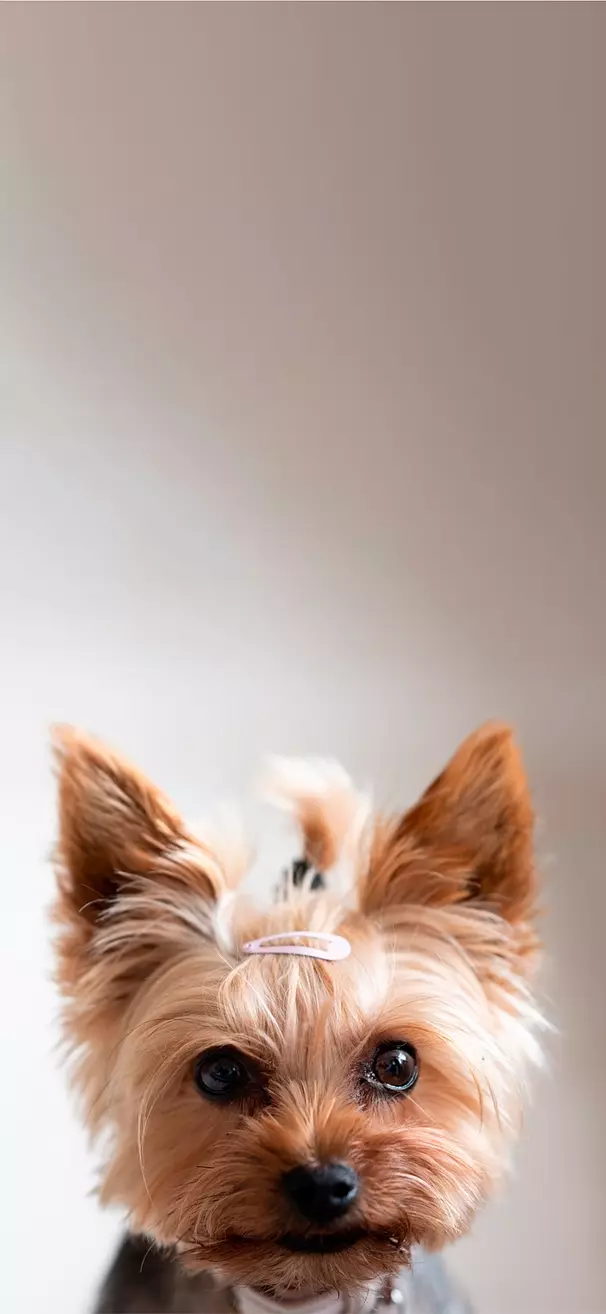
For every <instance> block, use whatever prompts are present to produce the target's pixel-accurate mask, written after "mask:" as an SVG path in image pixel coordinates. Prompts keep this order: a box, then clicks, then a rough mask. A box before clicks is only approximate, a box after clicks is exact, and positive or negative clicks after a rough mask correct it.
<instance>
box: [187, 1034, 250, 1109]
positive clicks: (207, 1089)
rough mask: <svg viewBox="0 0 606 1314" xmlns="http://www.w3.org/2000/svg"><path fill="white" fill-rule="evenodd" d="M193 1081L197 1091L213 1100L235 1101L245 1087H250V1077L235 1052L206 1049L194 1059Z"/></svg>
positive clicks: (227, 1048) (244, 1064) (226, 1049)
mask: <svg viewBox="0 0 606 1314" xmlns="http://www.w3.org/2000/svg"><path fill="white" fill-rule="evenodd" d="M194 1079H195V1082H196V1086H197V1087H198V1090H199V1091H201V1092H202V1094H203V1095H207V1096H208V1097H209V1098H210V1099H213V1100H230V1099H237V1098H238V1096H239V1095H242V1094H243V1093H244V1091H245V1090H246V1088H247V1086H250V1085H251V1076H250V1073H249V1071H248V1068H247V1067H246V1063H245V1061H244V1059H242V1058H241V1057H240V1056H239V1054H238V1052H237V1050H235V1049H230V1048H229V1047H226V1048H224V1049H207V1050H205V1051H204V1053H203V1054H200V1055H199V1057H198V1058H197V1059H196V1066H195V1069H194Z"/></svg>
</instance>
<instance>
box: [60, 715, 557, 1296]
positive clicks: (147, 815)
mask: <svg viewBox="0 0 606 1314" xmlns="http://www.w3.org/2000/svg"><path fill="white" fill-rule="evenodd" d="M58 754H59V766H60V845H59V862H58V869H59V870H58V874H59V899H58V904H57V916H58V920H59V922H60V926H61V933H60V939H59V945H58V953H59V980H60V984H61V987H62V990H63V992H64V994H65V996H66V1001H67V1002H66V1009H65V1030H66V1036H67V1039H68V1041H69V1043H70V1045H71V1047H72V1049H73V1051H74V1054H75V1078H76V1081H77V1084H78V1086H79V1089H80V1092H81V1095H82V1097H83V1101H84V1108H85V1114H86V1119H87V1121H88V1124H89V1126H90V1127H91V1128H92V1130H93V1132H95V1133H96V1132H103V1133H105V1135H104V1137H103V1144H104V1152H105V1155H106V1160H105V1168H104V1178H103V1187H102V1195H103V1198H104V1199H105V1200H106V1201H112V1202H118V1203H120V1204H122V1205H123V1206H125V1207H126V1209H127V1210H128V1212H129V1217H130V1221H131V1225H132V1227H133V1228H134V1229H135V1230H137V1231H140V1232H144V1233H146V1234H148V1235H149V1236H150V1237H152V1238H154V1239H155V1240H156V1241H157V1242H158V1243H160V1244H168V1245H176V1246H177V1247H178V1248H179V1249H180V1251H181V1252H182V1255H183V1258H184V1261H185V1262H186V1263H187V1264H188V1265H190V1266H192V1267H209V1266H215V1267H217V1268H220V1269H222V1270H223V1271H224V1272H226V1273H228V1274H229V1275H230V1276H231V1277H232V1278H233V1279H234V1280H237V1281H239V1282H244V1283H247V1284H249V1285H259V1286H264V1287H271V1288H272V1289H277V1290H281V1289H284V1288H291V1287H300V1286H305V1287H307V1288H310V1287H311V1288H312V1289H320V1288H327V1287H337V1288H351V1287H352V1286H353V1285H355V1284H358V1283H364V1282H367V1281H369V1280H371V1279H373V1278H375V1277H377V1276H379V1275H383V1274H388V1273H391V1272H393V1271H395V1270H396V1269H397V1268H399V1267H401V1266H402V1264H403V1263H405V1262H406V1260H407V1257H408V1253H409V1249H410V1246H411V1245H412V1244H413V1243H416V1242H420V1243H423V1244H424V1245H425V1246H427V1247H430V1248H437V1247H440V1246H441V1245H443V1244H444V1243H445V1242H446V1241H449V1240H452V1239H454V1238H456V1237H457V1236H459V1235H460V1234H461V1233H463V1232H464V1231H465V1230H466V1228H467V1227H468V1225H469V1222H470V1220H471V1218H472V1217H473V1214H474V1212H475V1210H476V1208H477V1206H478V1204H479V1203H480V1202H481V1201H482V1200H483V1199H484V1198H485V1196H486V1195H487V1193H488V1192H489V1191H490V1188H491V1186H492V1185H493V1183H494V1182H495V1181H496V1179H497V1178H498V1177H499V1175H500V1174H501V1172H502V1170H503V1167H504V1166H505V1164H506V1161H507V1156H508V1151H509V1146H510V1143H511V1140H512V1136H513V1135H514V1134H515V1132H516V1131H517V1129H518V1124H519V1118H520V1111H521V1102H522V1097H523V1090H524V1080H525V1075H526V1070H527V1067H528V1062H529V1060H531V1059H532V1058H533V1057H536V1053H537V1047H536V1040H535V1038H534V1036H535V1031H536V1027H537V1023H538V1022H539V1018H538V1015H537V1013H536V1010H535V1007H534V1005H533V1002H532V998H531V995H530V993H529V982H530V980H531V975H532V971H533V968H534V963H535V958H536V948H537V944H536V939H535V935H534V932H533V929H532V919H533V914H534V912H535V899H536V889H535V875H534V869H533V855H532V829H533V815H532V809H531V806H530V802H529V797H528V791H527V785H526V781H525V777H524V772H523V769H522V766H521V763H520V759H519V756H518V753H517V751H516V749H515V746H514V744H513V742H512V739H511V735H510V733H509V731H508V730H507V729H506V728H503V727H498V726H497V727H494V726H489V727H486V728H484V729H483V730H480V731H479V732H478V733H476V734H475V735H473V736H472V737H471V738H470V739H469V740H467V741H466V743H464V744H463V746H462V747H461V748H460V749H459V751H458V752H457V754H456V755H455V757H454V758H453V759H452V760H451V762H450V763H449V765H448V766H447V767H446V769H445V770H444V771H443V772H442V774H441V775H440V776H439V777H438V778H437V780H435V781H434V783H433V784H432V785H431V786H430V788H429V789H428V790H427V792H426V793H425V794H424V795H423V797H422V798H421V800H420V802H419V803H417V804H416V806H414V807H413V808H412V809H411V810H410V811H408V812H406V813H404V814H403V815H402V816H399V817H396V818H394V819H385V818H381V817H379V816H377V815H373V814H372V813H371V812H370V811H369V810H367V809H365V807H364V803H363V800H361V798H360V797H359V796H358V795H357V794H356V793H355V792H354V791H353V789H352V788H351V786H350V783H349V781H348V779H347V777H346V776H345V775H344V773H342V772H340V771H339V770H338V769H336V768H334V767H329V768H326V769H325V770H321V769H320V768H318V767H316V768H301V769H296V768H294V769H293V767H292V766H289V765H288V764H285V765H284V767H283V769H281V768H279V769H278V772H277V777H276V780H275V782H274V784H275V787H276V789H277V790H278V791H279V792H280V793H281V796H282V798H283V799H286V800H287V801H288V802H289V803H290V805H292V807H293V808H294V810H295V812H296V813H297V815H298V818H299V821H300V825H301V830H302V835H303V846H304V853H305V857H306V858H307V861H308V863H309V864H310V868H311V870H310V876H309V878H308V879H306V880H303V882H302V884H299V885H298V888H295V886H294V884H293V883H292V882H291V884H290V886H289V887H288V888H286V890H285V891H283V894H284V897H283V898H281V900H280V901H279V902H278V903H277V904H276V905H275V906H274V907H272V908H271V909H270V910H269V911H267V912H266V913H264V914H261V913H258V912H255V911H251V910H250V908H248V907H247V906H246V904H245V903H244V902H243V901H242V899H241V898H239V897H237V896H236V894H235V887H236V885H237V883H238V881H239V879H240V877H241V875H242V874H243V871H244V869H245V867H246V856H245V855H244V854H243V853H242V851H241V850H240V849H239V848H238V846H237V845H229V844H227V845H226V844H219V843H218V842H215V841H211V840H210V839H207V840H203V839H201V838H200V837H199V836H196V834H194V833H193V832H191V831H190V830H189V829H188V828H187V826H186V825H185V823H184V822H183V821H182V819H181V817H180V816H179V815H178V814H177V812H176V811H175V810H174V809H173V807H172V806H171V805H170V804H169V803H168V802H167V800H166V799H165V798H164V797H163V796H162V795H161V794H160V793H159V792H158V790H157V789H156V788H155V787H154V786H152V785H151V784H150V783H149V781H147V780H146V779H145V778H144V777H143V776H142V775H141V774H140V773H139V772H138V771H136V770H135V769H134V768H132V767H130V766H129V765H128V764H127V763H125V762H124V761H123V760H122V759H121V758H118V757H116V756H115V755H114V754H113V753H111V752H109V751H108V750H107V749H105V748H104V747H102V746H101V745H99V744H98V743H96V742H94V741H91V740H89V739H87V738H85V737H83V736H81V735H79V734H76V733H74V732H62V733H61V735H60V737H59V744H58ZM318 869H319V870H321V871H322V872H324V873H325V878H326V884H327V889H326V890H320V891H317V890H316V889H315V888H314V889H313V890H312V889H311V886H312V885H313V886H314V887H315V886H316V885H317V884H318V881H317V879H314V872H315V871H316V870H318ZM331 870H334V871H338V872H339V876H340V879H341V888H340V889H339V891H338V892H334V891H332V890H331ZM301 871H302V868H299V875H300V874H301ZM344 871H345V872H347V873H348V875H349V881H347V882H345V888H344V886H343V880H342V878H343V874H344ZM287 931H288V932H292V931H299V932H307V936H306V937H304V938H303V943H304V944H305V945H307V947H314V945H315V944H316V941H315V940H314V933H315V934H316V935H317V934H318V933H321V934H322V933H323V934H326V933H329V934H335V933H336V934H339V935H341V936H343V937H345V938H346V939H347V941H348V942H349V944H350V946H351V953H350V954H349V956H348V957H347V958H344V959H342V960H340V961H325V960H323V959H319V958H316V957H301V956H295V955H293V954H288V953H282V954H263V955H258V954H250V953H247V952H246V951H245V949H244V945H245V944H246V943H247V942H248V941H250V940H253V939H255V938H257V937H261V936H266V935H268V934H275V933H280V932H287Z"/></svg>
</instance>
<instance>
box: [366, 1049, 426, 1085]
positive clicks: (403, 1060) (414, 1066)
mask: <svg viewBox="0 0 606 1314" xmlns="http://www.w3.org/2000/svg"><path fill="white" fill-rule="evenodd" d="M418 1075H419V1064H418V1061H417V1052H416V1050H415V1048H414V1046H413V1045H409V1044H408V1043H406V1042H393V1041H390V1043H389V1044H388V1045H382V1046H381V1047H380V1049H378V1050H377V1052H376V1054H375V1056H374V1059H373V1061H372V1065H371V1068H370V1071H369V1074H368V1076H369V1080H370V1081H371V1082H372V1083H373V1085H375V1086H382V1088H383V1089H384V1090H393V1091H395V1092H397V1093H399V1094H402V1093H403V1092H404V1091H407V1090H410V1089H411V1087H412V1086H414V1084H415V1081H416V1080H417V1077H418Z"/></svg>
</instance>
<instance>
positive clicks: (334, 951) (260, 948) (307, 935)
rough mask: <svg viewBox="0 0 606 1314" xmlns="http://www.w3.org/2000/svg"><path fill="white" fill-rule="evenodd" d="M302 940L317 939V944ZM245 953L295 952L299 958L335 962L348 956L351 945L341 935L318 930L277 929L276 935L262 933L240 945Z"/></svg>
mask: <svg viewBox="0 0 606 1314" xmlns="http://www.w3.org/2000/svg"><path fill="white" fill-rule="evenodd" d="M302 940H318V941H319V942H320V943H319V944H318V945H317V946H314V945H310V944H302V943H301V942H302ZM242 947H243V949H244V953H245V954H297V955H298V956H299V957H301V958H322V959H324V960H325V962H328V963H337V962H339V960H340V959H342V958H349V955H350V953H351V945H350V943H349V940H346V939H345V937H344V936H343V935H327V934H324V933H323V932H320V931H279V932H278V934H277V935H262V936H261V937H260V938H259V939H258V940H249V941H248V943H247V944H245V945H243V946H242Z"/></svg>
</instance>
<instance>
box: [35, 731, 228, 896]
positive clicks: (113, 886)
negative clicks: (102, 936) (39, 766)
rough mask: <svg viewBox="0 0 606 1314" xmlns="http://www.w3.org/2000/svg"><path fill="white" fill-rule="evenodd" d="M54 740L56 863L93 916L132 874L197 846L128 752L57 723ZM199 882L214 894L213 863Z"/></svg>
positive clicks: (68, 890)
mask: <svg viewBox="0 0 606 1314" xmlns="http://www.w3.org/2000/svg"><path fill="white" fill-rule="evenodd" d="M53 747H54V752H55V760H56V763H57V770H58V779H59V853H58V857H59V865H60V870H61V887H62V893H63V894H64V895H67V896H68V897H71V900H72V903H73V905H74V909H75V910H76V908H77V910H78V911H82V913H83V915H84V916H86V917H87V918H88V920H89V921H95V920H97V918H98V916H99V915H100V913H101V912H102V911H103V909H104V908H105V907H106V906H107V904H108V903H109V902H111V900H112V899H113V898H114V896H115V894H116V892H117V890H118V888H119V887H120V886H121V885H123V884H124V882H125V880H126V879H128V876H129V875H132V876H134V877H139V876H145V875H146V874H149V873H150V872H152V873H153V872H155V871H157V870H158V868H161V867H162V865H163V863H165V862H166V860H167V858H168V857H169V856H173V857H174V855H175V854H176V853H178V851H179V850H180V849H183V850H185V849H187V848H188V847H189V848H191V847H192V845H194V846H195V844H196V841H195V840H193V837H192V836H191V835H190V834H189V832H188V830H187V828H186V826H185V824H184V822H183V821H182V819H181V817H180V816H179V814H178V812H177V811H176V810H175V809H174V808H173V806H172V804H170V803H169V801H168V799H166V798H165V796H164V795H163V794H162V793H161V791H160V790H159V789H157V788H156V786H155V785H152V783H151V781H149V780H148V779H147V778H146V777H145V776H144V775H143V773H142V772H140V771H138V770H137V768H136V767H134V766H132V765H131V764H130V763H129V762H127V761H126V759H125V758H122V757H120V756H118V754H117V753H114V752H112V750H111V749H109V748H107V747H106V746H105V745H104V744H102V743H100V742H99V741H98V740H96V739H93V738H92V737H90V736H88V735H86V734H84V733H83V732H82V731H80V730H76V729H73V728H72V727H70V726H60V727H57V728H56V729H55V730H54V732H53ZM198 850H199V853H198V856H199V865H200V868H201V873H200V881H201V883H202V884H203V885H205V886H206V892H207V893H208V894H213V893H216V888H215V887H216V884H217V880H216V875H215V877H214V878H213V874H212V862H207V863H206V870H204V863H203V859H204V856H205V855H204V850H203V849H202V847H201V845H198Z"/></svg>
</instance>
